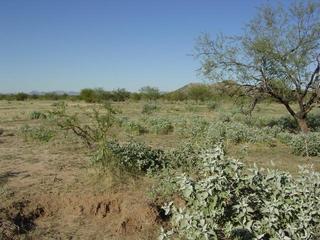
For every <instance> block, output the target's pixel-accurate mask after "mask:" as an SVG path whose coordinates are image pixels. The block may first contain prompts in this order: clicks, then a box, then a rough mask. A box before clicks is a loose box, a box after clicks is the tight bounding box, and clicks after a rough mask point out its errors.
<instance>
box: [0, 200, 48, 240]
mask: <svg viewBox="0 0 320 240" xmlns="http://www.w3.org/2000/svg"><path fill="white" fill-rule="evenodd" d="M43 215H44V208H43V207H41V206H36V207H31V206H30V201H28V200H22V201H19V202H13V203H12V204H11V205H10V206H9V207H7V208H1V209H0V237H1V239H17V236H18V235H21V234H26V233H28V232H29V231H32V230H33V229H34V228H35V227H36V224H35V220H36V219H38V218H39V217H41V216H43Z"/></svg>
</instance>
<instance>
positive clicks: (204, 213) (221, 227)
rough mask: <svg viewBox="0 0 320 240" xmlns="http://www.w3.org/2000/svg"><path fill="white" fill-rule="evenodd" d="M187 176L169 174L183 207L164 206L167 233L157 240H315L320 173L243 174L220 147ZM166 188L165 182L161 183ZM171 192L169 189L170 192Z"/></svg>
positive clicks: (207, 153)
mask: <svg viewBox="0 0 320 240" xmlns="http://www.w3.org/2000/svg"><path fill="white" fill-rule="evenodd" d="M198 159H199V165H198V168H195V170H194V172H193V174H192V175H188V174H180V175H178V176H172V175H168V176H167V178H166V181H167V182H168V181H171V187H172V186H174V188H175V189H176V190H175V192H176V193H177V194H178V195H179V198H181V199H182V201H183V202H184V203H185V204H184V206H183V207H181V206H180V207H177V206H175V203H174V202H169V203H167V204H165V205H164V206H163V210H164V212H165V214H166V215H168V216H170V217H171V229H170V227H169V229H167V230H164V229H162V230H161V233H160V237H159V239H162V240H164V239H190V240H197V239H198V240H202V239H203V240H205V239H261V240H262V239H263V240H271V239H279V240H282V239H293V240H298V239H317V238H318V237H319V235H317V229H319V228H320V212H319V211H318V207H319V205H320V188H319V182H320V174H319V173H316V172H313V171H310V170H307V169H301V171H300V175H299V176H298V177H297V178H293V177H292V176H291V175H290V174H288V173H285V172H279V171H274V170H268V171H264V170H261V169H258V168H254V169H250V170H249V171H248V170H247V169H244V167H243V165H242V163H240V162H239V161H237V160H234V159H231V158H227V157H226V156H225V155H224V151H223V149H222V147H221V145H218V146H216V147H215V148H214V149H212V150H207V151H203V152H202V153H201V154H199V155H198ZM166 186H168V183H166ZM171 191H172V190H171Z"/></svg>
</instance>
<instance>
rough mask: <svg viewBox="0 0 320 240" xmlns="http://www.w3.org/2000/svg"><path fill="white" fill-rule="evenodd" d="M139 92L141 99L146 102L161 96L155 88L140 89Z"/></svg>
mask: <svg viewBox="0 0 320 240" xmlns="http://www.w3.org/2000/svg"><path fill="white" fill-rule="evenodd" d="M139 92H140V94H141V97H142V98H143V99H147V100H157V99H158V98H160V96H161V94H160V91H159V89H158V88H156V87H150V86H146V87H142V88H141V89H140V90H139Z"/></svg>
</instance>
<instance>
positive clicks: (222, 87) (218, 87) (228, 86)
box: [172, 80, 243, 93]
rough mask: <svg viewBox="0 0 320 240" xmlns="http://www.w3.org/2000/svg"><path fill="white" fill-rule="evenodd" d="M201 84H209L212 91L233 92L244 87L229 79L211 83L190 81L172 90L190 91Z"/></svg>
mask: <svg viewBox="0 0 320 240" xmlns="http://www.w3.org/2000/svg"><path fill="white" fill-rule="evenodd" d="M199 86H208V87H209V88H210V89H211V90H212V92H223V91H227V92H230V91H231V92H233V91H236V90H237V89H239V88H243V86H241V85H240V84H238V83H237V82H235V81H232V80H228V81H222V82H217V83H210V84H205V83H189V84H187V85H185V86H183V87H181V88H178V89H177V90H174V91H172V92H181V93H188V91H189V90H190V89H192V88H193V87H199Z"/></svg>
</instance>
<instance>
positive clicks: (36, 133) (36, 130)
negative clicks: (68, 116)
mask: <svg viewBox="0 0 320 240" xmlns="http://www.w3.org/2000/svg"><path fill="white" fill-rule="evenodd" d="M20 133H21V134H22V136H23V137H24V138H25V139H26V140H29V139H32V140H37V141H41V142H49V141H50V140H51V139H52V138H53V137H54V131H53V130H51V129H49V128H48V127H44V126H40V127H31V126H29V125H24V126H22V127H21V128H20Z"/></svg>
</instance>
